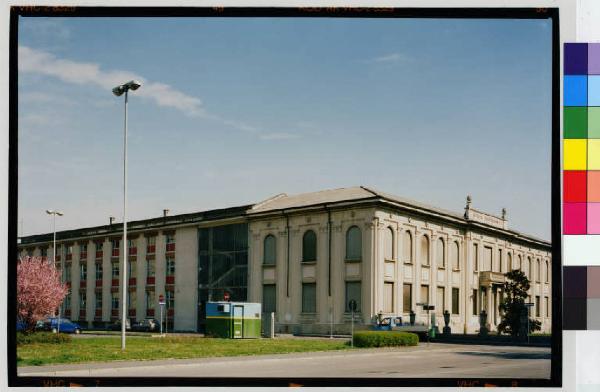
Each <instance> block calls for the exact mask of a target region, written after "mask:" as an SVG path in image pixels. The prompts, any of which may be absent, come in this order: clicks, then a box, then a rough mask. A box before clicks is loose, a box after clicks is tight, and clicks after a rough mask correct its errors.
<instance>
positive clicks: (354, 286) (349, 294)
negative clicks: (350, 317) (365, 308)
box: [346, 282, 361, 313]
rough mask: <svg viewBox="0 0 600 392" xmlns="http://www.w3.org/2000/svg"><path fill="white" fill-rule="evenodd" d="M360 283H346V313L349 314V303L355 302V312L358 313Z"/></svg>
mask: <svg viewBox="0 0 600 392" xmlns="http://www.w3.org/2000/svg"><path fill="white" fill-rule="evenodd" d="M360 298H361V287H360V282H346V312H348V313H350V312H351V311H352V310H351V309H350V301H352V300H354V301H356V311H357V312H360V309H361V308H360V306H361V301H360Z"/></svg>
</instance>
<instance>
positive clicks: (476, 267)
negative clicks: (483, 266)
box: [473, 244, 479, 272]
mask: <svg viewBox="0 0 600 392" xmlns="http://www.w3.org/2000/svg"><path fill="white" fill-rule="evenodd" d="M473 271H475V272H477V271H479V245H477V244H473Z"/></svg>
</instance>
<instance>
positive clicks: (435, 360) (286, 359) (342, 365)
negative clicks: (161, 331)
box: [18, 343, 550, 378]
mask: <svg viewBox="0 0 600 392" xmlns="http://www.w3.org/2000/svg"><path fill="white" fill-rule="evenodd" d="M18 374H19V376H62V377H228V378H229V377H233V376H239V377H346V378H348V377H361V378H363V377H368V378H371V377H419V378H429V377H451V378H457V377H461V378H462V377H474V378H478V377H482V378H490V377H502V378H504V377H506V378H549V377H550V348H540V347H513V346H475V345H458V344H440V343H431V344H430V345H429V346H427V344H425V343H422V344H421V345H419V346H418V347H410V348H393V349H361V350H348V351H340V352H334V351H329V352H319V353H297V354H278V355H261V356H250V357H248V356H246V357H235V358H204V359H187V360H158V361H126V362H109V363H94V364H79V365H57V366H35V367H19V368H18Z"/></svg>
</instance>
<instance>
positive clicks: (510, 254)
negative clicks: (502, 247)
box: [506, 253, 513, 271]
mask: <svg viewBox="0 0 600 392" xmlns="http://www.w3.org/2000/svg"><path fill="white" fill-rule="evenodd" d="M506 258H507V263H508V271H512V270H513V263H512V253H507V254H506Z"/></svg>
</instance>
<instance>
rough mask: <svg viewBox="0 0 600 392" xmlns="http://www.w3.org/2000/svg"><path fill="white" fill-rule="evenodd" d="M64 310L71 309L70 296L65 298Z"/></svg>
mask: <svg viewBox="0 0 600 392" xmlns="http://www.w3.org/2000/svg"><path fill="white" fill-rule="evenodd" d="M65 309H71V294H67V296H66V297H65Z"/></svg>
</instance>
